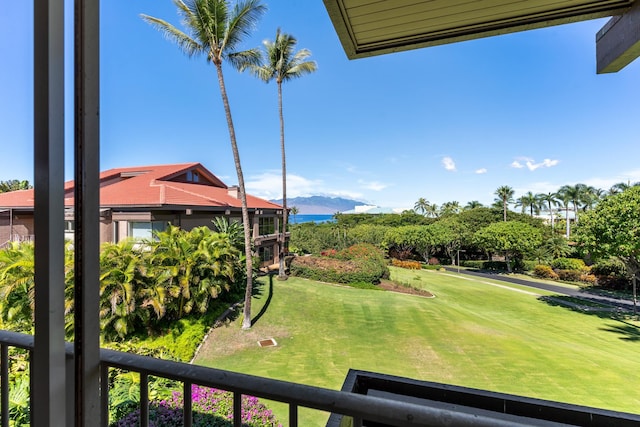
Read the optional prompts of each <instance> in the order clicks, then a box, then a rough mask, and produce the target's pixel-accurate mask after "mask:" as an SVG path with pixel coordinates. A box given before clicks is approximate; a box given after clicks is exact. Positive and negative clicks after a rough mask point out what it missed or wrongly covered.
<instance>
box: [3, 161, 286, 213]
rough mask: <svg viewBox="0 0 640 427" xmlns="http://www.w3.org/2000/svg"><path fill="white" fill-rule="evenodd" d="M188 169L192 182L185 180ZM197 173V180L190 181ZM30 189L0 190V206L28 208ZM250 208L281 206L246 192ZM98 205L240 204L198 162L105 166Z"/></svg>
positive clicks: (69, 199)
mask: <svg viewBox="0 0 640 427" xmlns="http://www.w3.org/2000/svg"><path fill="white" fill-rule="evenodd" d="M187 173H191V178H192V182H188V181H187ZM194 173H195V174H197V179H198V182H193V175H194ZM73 190H74V184H73V181H68V182H66V183H65V205H66V206H72V205H73ZM33 203H34V201H33V190H20V191H12V192H9V193H2V194H0V208H32V207H33ZM247 205H248V207H249V208H251V209H281V208H282V206H280V205H278V204H275V203H272V202H269V201H268V200H264V199H261V198H259V197H254V196H251V195H249V194H247ZM100 206H101V207H103V208H110V207H113V208H117V207H172V206H186V207H196V208H197V207H230V208H240V207H241V206H242V204H241V202H240V199H239V198H236V197H234V196H233V195H230V194H229V188H228V187H227V186H226V185H225V184H224V183H223V182H222V181H221V180H220V179H219V178H218V177H216V176H215V175H214V174H212V173H211V172H209V171H208V170H207V169H206V168H205V167H204V166H202V165H201V164H200V163H184V164H172V165H156V166H139V167H127V168H115V169H109V170H107V171H104V172H102V173H100Z"/></svg>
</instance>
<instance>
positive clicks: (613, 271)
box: [591, 258, 627, 278]
mask: <svg viewBox="0 0 640 427" xmlns="http://www.w3.org/2000/svg"><path fill="white" fill-rule="evenodd" d="M591 273H593V274H594V275H596V276H612V277H617V278H626V277H627V267H625V265H624V263H623V262H622V261H620V260H619V259H616V258H609V259H605V260H602V261H598V262H596V263H595V264H593V265H592V266H591Z"/></svg>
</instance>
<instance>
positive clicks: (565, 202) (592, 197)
mask: <svg viewBox="0 0 640 427" xmlns="http://www.w3.org/2000/svg"><path fill="white" fill-rule="evenodd" d="M635 186H640V182H636V183H633V184H632V183H630V182H628V183H624V182H620V183H617V184H615V185H613V186H611V188H610V189H609V190H607V191H605V190H603V189H600V188H595V187H592V186H590V185H586V184H582V183H578V184H575V185H563V186H562V187H560V188H559V189H558V191H556V192H548V193H537V194H534V193H532V192H531V191H528V192H526V193H525V194H523V195H522V196H520V197H518V198H514V195H515V190H514V189H513V188H512V187H510V186H508V185H503V186H500V187H498V188H497V189H496V191H495V193H494V194H495V195H496V196H497V197H496V199H495V201H494V204H493V205H492V206H493V207H495V208H499V209H501V210H502V211H503V218H504V221H507V212H508V210H509V205H511V204H513V205H514V207H516V208H518V207H519V208H521V211H522V213H527V214H529V215H531V216H534V215H540V213H541V212H542V211H546V212H547V213H548V214H549V221H550V224H551V228H552V229H554V226H555V215H556V214H557V213H559V212H560V211H564V212H565V223H566V227H567V228H566V234H565V236H566V237H569V235H570V234H571V228H570V227H571V226H570V222H571V221H570V218H569V212H574V215H573V218H574V221H575V223H576V224H577V223H578V220H579V216H580V213H584V212H586V211H588V210H590V209H593V208H594V207H595V206H596V205H597V204H598V202H600V201H602V200H603V199H604V198H605V197H607V196H610V195H613V194H618V193H620V192H622V191H625V190H627V189H629V188H631V187H635ZM479 207H483V205H482V204H481V203H480V202H478V201H475V200H474V201H471V202H469V203H467V205H465V207H464V208H462V210H469V209H475V208H479ZM413 209H414V211H415V212H416V213H419V214H422V215H425V216H428V217H433V218H437V217H439V216H441V215H443V214H446V213H458V212H460V204H459V203H458V202H455V201H454V202H446V203H444V204H442V206H441V207H438V205H436V204H432V203H430V202H429V201H427V200H426V199H425V198H424V197H420V198H419V199H418V201H417V202H416V203H415V205H414V207H413Z"/></svg>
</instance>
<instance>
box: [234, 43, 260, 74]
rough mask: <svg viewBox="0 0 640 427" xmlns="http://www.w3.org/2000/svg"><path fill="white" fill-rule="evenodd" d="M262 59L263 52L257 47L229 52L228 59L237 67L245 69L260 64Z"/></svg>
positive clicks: (240, 69)
mask: <svg viewBox="0 0 640 427" xmlns="http://www.w3.org/2000/svg"><path fill="white" fill-rule="evenodd" d="M261 60H262V54H261V53H260V50H259V49H257V48H254V49H249V50H244V51H242V52H233V53H229V54H227V61H229V64H231V66H233V67H234V68H235V69H237V70H239V71H243V70H245V69H247V68H248V69H252V67H254V66H258V65H259V64H260V62H261Z"/></svg>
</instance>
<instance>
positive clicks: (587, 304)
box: [538, 295, 640, 341]
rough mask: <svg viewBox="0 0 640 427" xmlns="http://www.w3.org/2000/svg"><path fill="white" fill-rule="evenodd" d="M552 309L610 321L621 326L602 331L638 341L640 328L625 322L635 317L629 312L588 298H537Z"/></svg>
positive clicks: (563, 296)
mask: <svg viewBox="0 0 640 427" xmlns="http://www.w3.org/2000/svg"><path fill="white" fill-rule="evenodd" d="M538 300H540V301H543V302H545V303H547V304H549V305H550V306H553V307H563V308H566V309H568V310H571V311H573V312H576V313H581V314H586V315H590V316H597V317H599V318H601V319H610V320H614V321H617V322H620V323H623V325H610V326H609V327H607V328H600V329H601V330H602V331H607V332H614V333H617V334H621V335H623V336H622V337H620V339H622V340H625V341H640V327H638V326H636V325H634V324H633V323H630V322H628V321H627V319H631V318H633V317H635V316H634V315H633V314H632V313H631V312H630V311H629V310H627V309H624V308H621V307H616V306H611V305H606V304H601V303H599V302H598V301H593V300H591V299H588V298H576V297H570V296H565V295H550V296H542V297H539V298H538Z"/></svg>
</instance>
